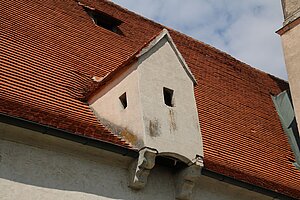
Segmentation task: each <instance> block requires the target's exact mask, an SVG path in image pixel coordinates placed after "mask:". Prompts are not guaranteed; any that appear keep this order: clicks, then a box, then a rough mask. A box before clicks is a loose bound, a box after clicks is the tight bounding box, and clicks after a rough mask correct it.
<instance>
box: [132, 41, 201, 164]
mask: <svg viewBox="0 0 300 200" xmlns="http://www.w3.org/2000/svg"><path fill="white" fill-rule="evenodd" d="M138 62H139V68H138V70H139V72H140V84H139V85H140V94H141V104H142V108H143V120H144V123H145V135H146V136H145V144H147V146H149V147H154V148H156V149H157V150H158V151H159V152H172V153H177V154H178V155H183V156H185V157H186V158H189V159H190V160H192V159H193V158H195V156H196V155H201V156H203V152H202V140H201V134H200V127H199V119H198V113H197V108H196V102H195V97H194V85H193V82H192V80H191V79H190V77H189V76H188V75H187V73H186V72H185V70H184V68H183V66H182V64H181V63H180V60H179V59H178V57H177V55H176V54H175V51H174V50H173V49H172V47H171V45H170V43H169V42H168V41H167V39H166V38H164V39H162V40H160V42H159V43H158V44H157V45H156V46H155V47H154V48H152V49H151V50H150V51H148V52H147V53H146V54H145V55H143V57H141V58H140V59H139V61H138ZM163 87H167V88H170V89H172V90H174V107H169V106H167V105H165V103H164V97H163ZM150 124H152V126H153V124H156V127H157V130H153V128H151V127H150ZM151 132H155V133H151Z"/></svg>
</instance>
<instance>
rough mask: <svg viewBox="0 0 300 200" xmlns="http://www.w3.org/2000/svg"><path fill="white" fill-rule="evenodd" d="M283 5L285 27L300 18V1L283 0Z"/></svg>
mask: <svg viewBox="0 0 300 200" xmlns="http://www.w3.org/2000/svg"><path fill="white" fill-rule="evenodd" d="M281 3H282V8H283V15H284V25H285V24H288V23H290V22H292V21H293V20H295V19H296V18H298V17H300V1H299V0H281Z"/></svg>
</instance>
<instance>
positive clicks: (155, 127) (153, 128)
mask: <svg viewBox="0 0 300 200" xmlns="http://www.w3.org/2000/svg"><path fill="white" fill-rule="evenodd" d="M149 133H150V136H152V137H157V136H159V135H160V134H161V132H160V124H159V122H158V120H157V119H154V120H150V121H149Z"/></svg>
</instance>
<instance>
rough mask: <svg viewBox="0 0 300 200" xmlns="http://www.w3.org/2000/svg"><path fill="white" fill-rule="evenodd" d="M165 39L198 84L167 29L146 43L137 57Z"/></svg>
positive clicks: (188, 73) (193, 80)
mask: <svg viewBox="0 0 300 200" xmlns="http://www.w3.org/2000/svg"><path fill="white" fill-rule="evenodd" d="M163 39H166V40H167V42H168V43H169V44H170V46H171V47H172V49H173V51H174V52H175V54H176V56H177V58H178V60H179V61H180V63H181V65H182V67H183V68H184V70H185V72H186V73H187V75H188V76H189V77H190V79H191V80H192V82H193V83H194V85H196V84H197V81H196V79H195V77H194V75H193V74H192V72H191V70H190V68H189V67H188V65H187V63H186V62H185V60H184V58H183V56H182V55H181V53H180V52H179V50H178V49H177V47H176V45H175V43H174V42H173V39H172V38H171V35H170V33H169V31H168V30H167V29H163V30H162V31H161V32H160V33H159V34H158V35H157V36H156V37H155V38H154V39H152V40H151V41H150V42H149V43H148V44H146V45H145V46H144V47H143V48H142V49H141V50H140V51H139V53H138V54H137V55H136V57H137V58H141V57H143V56H144V55H145V54H147V53H148V52H149V51H150V50H151V49H152V48H153V47H155V46H156V45H157V44H159V43H160V42H161V41H162V40H163Z"/></svg>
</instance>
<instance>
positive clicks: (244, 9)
mask: <svg viewBox="0 0 300 200" xmlns="http://www.w3.org/2000/svg"><path fill="white" fill-rule="evenodd" d="M113 2H115V3H117V4H119V5H121V6H124V7H126V8H128V9H129V10H132V11H134V12H136V13H139V14H141V15H143V16H145V17H147V18H150V19H153V20H154V21H157V22H159V23H161V24H164V25H166V26H169V27H171V28H174V29H176V30H178V31H180V32H183V33H185V34H187V35H190V36H192V37H194V38H196V39H198V40H201V41H203V42H205V43H208V44H210V45H212V46H214V47H216V48H218V49H220V50H222V51H225V52H227V53H229V54H230V55H232V56H233V57H236V58H237V59H239V60H241V61H243V62H245V63H248V64H250V65H251V66H253V67H256V68H259V69H261V70H262V71H265V72H267V73H270V74H273V75H275V76H278V77H280V78H283V79H287V75H286V71H285V65H284V60H283V53H282V47H281V42H280V37H279V36H278V35H277V34H276V33H275V31H276V30H277V29H279V28H280V27H281V26H282V21H283V17H282V11H281V4H280V1H279V0H276V1H274V0H247V1H241V0H185V1H182V0H143V1H141V0H126V1H124V0H123V1H122V0H113Z"/></svg>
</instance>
